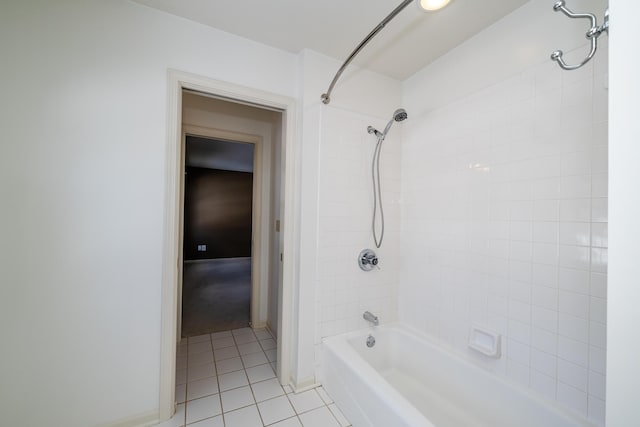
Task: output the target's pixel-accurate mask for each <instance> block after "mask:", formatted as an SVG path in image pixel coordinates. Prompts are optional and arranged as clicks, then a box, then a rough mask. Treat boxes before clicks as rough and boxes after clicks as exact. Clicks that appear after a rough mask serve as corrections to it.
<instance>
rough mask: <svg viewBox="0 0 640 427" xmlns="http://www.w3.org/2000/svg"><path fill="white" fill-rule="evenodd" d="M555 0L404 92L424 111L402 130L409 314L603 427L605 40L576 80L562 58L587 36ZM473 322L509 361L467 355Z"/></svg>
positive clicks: (458, 53) (404, 286)
mask: <svg viewBox="0 0 640 427" xmlns="http://www.w3.org/2000/svg"><path fill="white" fill-rule="evenodd" d="M543 3H544V2H539V1H532V2H529V3H527V4H526V5H525V6H523V7H522V8H521V9H519V10H517V11H515V12H514V13H512V14H511V15H509V16H507V17H505V18H504V19H503V20H501V21H499V22H498V23H496V24H495V25H493V26H492V27H490V28H488V29H487V30H485V31H484V32H482V33H480V34H478V35H477V36H476V37H474V38H472V39H471V40H469V41H468V42H466V43H464V44H463V45H461V46H459V47H458V48H456V49H454V50H453V51H451V52H449V53H448V54H447V55H445V56H444V57H443V58H441V59H439V60H437V61H436V62H434V63H433V64H432V65H430V66H428V67H426V68H425V69H423V70H421V71H420V72H419V73H417V74H416V75H415V76H413V77H412V78H410V79H409V80H407V81H406V82H404V84H403V94H404V100H405V105H406V108H407V110H408V111H409V114H410V117H411V113H412V112H418V113H417V115H418V117H415V114H414V116H413V117H414V120H409V121H408V122H407V124H406V125H405V126H404V132H403V152H402V206H403V213H402V232H401V235H402V239H401V250H402V253H403V256H402V263H401V270H400V271H401V275H400V283H401V285H400V293H399V302H400V307H399V313H400V314H399V316H400V320H402V321H405V322H407V323H409V324H411V325H413V326H415V327H417V328H419V329H420V330H422V331H423V332H425V333H427V334H430V335H431V336H433V337H435V338H436V339H438V340H440V341H441V342H442V343H443V344H444V345H446V346H448V347H449V348H451V349H452V350H453V351H455V352H457V353H460V354H462V355H463V356H464V357H466V358H468V359H469V360H472V361H474V362H475V363H477V364H478V365H480V366H482V367H483V368H485V369H488V370H490V371H492V372H494V373H496V374H497V375H500V376H505V377H507V378H509V379H510V380H512V381H514V382H516V383H519V384H521V385H523V386H525V387H529V388H530V389H532V390H534V391H535V392H537V393H539V394H541V395H542V396H544V397H546V398H548V399H551V400H555V401H557V402H558V403H560V404H562V405H565V406H567V407H569V408H571V409H573V410H575V411H577V412H578V413H580V414H582V415H584V416H588V417H589V418H591V419H592V420H594V421H596V422H598V423H600V424H603V423H604V399H605V375H604V374H605V354H606V320H607V319H606V313H607V311H606V297H607V293H606V291H607V276H606V273H607V247H608V242H607V172H608V167H607V149H608V147H607V120H608V117H607V90H606V88H605V86H606V81H607V72H608V71H607V49H606V36H605V37H603V38H602V41H603V43H602V47H601V50H600V51H599V52H598V54H597V57H596V59H595V60H594V61H592V62H591V63H589V64H588V65H587V66H585V67H584V68H582V69H581V70H579V71H573V72H563V71H561V70H560V69H559V68H558V67H557V65H556V64H554V63H552V62H551V61H549V60H548V53H549V52H550V51H552V50H554V49H555V48H559V47H562V48H564V49H565V50H567V46H574V47H575V46H578V48H577V49H576V50H575V51H574V52H567V55H566V57H567V58H575V57H576V55H580V54H583V53H585V51H587V50H588V48H587V47H586V46H585V45H584V39H583V37H584V29H581V30H579V31H578V32H577V33H575V34H574V35H573V37H567V34H566V31H564V30H556V29H555V28H556V27H555V26H554V25H555V23H556V21H555V20H554V19H555V18H556V17H557V16H558V15H557V14H554V13H553V11H552V10H551V6H552V3H549V2H547V3H549V4H543ZM599 3H600V4H597V5H591V10H593V11H595V12H596V13H598V14H602V13H603V11H604V4H602V3H603V2H599ZM582 7H583V6H582V5H575V7H573V9H576V10H578V8H582ZM562 17H563V18H564V20H563V21H561V24H564V23H566V21H567V18H566V17H564V16H562ZM534 28H537V29H540V28H545V31H544V32H543V33H541V32H536V33H535V34H533V33H532V31H531V30H532V29H534ZM507 35H508V37H507ZM538 36H539V38H538ZM551 41H552V42H553V45H552V46H551V45H550V44H549V42H551ZM553 46H555V47H553ZM514 52H515V54H514ZM500 57H502V58H503V61H499V59H500ZM472 324H478V325H480V326H483V327H486V328H489V329H492V330H495V331H497V332H499V333H500V334H502V336H503V356H502V358H501V359H499V360H492V359H486V358H484V357H483V356H480V355H478V354H474V353H473V351H472V350H469V349H468V348H467V339H468V332H469V328H470V326H471V325H472Z"/></svg>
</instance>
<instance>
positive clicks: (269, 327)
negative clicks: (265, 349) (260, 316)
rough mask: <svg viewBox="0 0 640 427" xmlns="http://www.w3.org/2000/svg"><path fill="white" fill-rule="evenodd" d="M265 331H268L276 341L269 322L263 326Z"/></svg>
mask: <svg viewBox="0 0 640 427" xmlns="http://www.w3.org/2000/svg"><path fill="white" fill-rule="evenodd" d="M265 329H266V330H267V331H269V333H270V334H271V336H272V337H274V338H275V339H276V340H277V339H278V337H277V336H276V334H275V333H274V332H273V329H272V328H271V325H270V324H269V322H267V324H266V325H265Z"/></svg>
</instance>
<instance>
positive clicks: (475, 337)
mask: <svg viewBox="0 0 640 427" xmlns="http://www.w3.org/2000/svg"><path fill="white" fill-rule="evenodd" d="M501 338H502V336H501V335H500V334H498V333H496V332H493V331H490V330H487V329H486V328H483V327H480V326H477V325H472V326H471V330H470V332H469V347H470V348H472V349H474V350H475V351H478V352H480V353H482V354H484V355H485V356H489V357H493V358H496V359H498V358H500V356H501V355H502V353H501V351H500V341H501Z"/></svg>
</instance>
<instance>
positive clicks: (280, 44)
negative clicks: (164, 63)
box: [134, 0, 528, 80]
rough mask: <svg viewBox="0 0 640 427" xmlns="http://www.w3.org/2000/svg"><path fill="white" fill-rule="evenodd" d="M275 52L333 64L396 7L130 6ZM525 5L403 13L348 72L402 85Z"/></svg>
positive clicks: (310, 0) (370, 0)
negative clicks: (363, 71) (308, 53)
mask: <svg viewBox="0 0 640 427" xmlns="http://www.w3.org/2000/svg"><path fill="white" fill-rule="evenodd" d="M134 1H136V2H138V3H141V4H144V5H147V6H150V7H153V8H156V9H159V10H162V11H165V12H168V13H171V14H173V15H177V16H181V17H184V18H187V19H190V20H193V21H196V22H200V23H202V24H205V25H209V26H211V27H215V28H218V29H220V30H223V31H226V32H229V33H233V34H236V35H238V36H241V37H244V38H248V39H251V40H255V41H258V42H260V43H264V44H266V45H269V46H273V47H276V48H278V49H282V50H286V51H289V52H292V53H298V52H300V51H301V50H302V49H304V48H308V49H311V50H314V51H316V52H320V53H323V54H325V55H327V56H330V57H333V58H336V59H338V60H340V61H343V60H345V59H346V57H347V56H348V55H349V54H350V53H351V52H352V51H353V49H355V47H356V46H357V45H358V43H360V41H362V39H364V37H365V36H366V35H367V34H368V33H369V32H370V31H371V30H372V29H373V28H375V27H376V26H377V25H378V23H379V22H380V21H381V20H382V19H383V18H384V17H386V16H387V15H388V14H389V13H390V12H391V11H392V10H393V9H394V8H395V7H396V6H398V5H399V4H400V3H401V2H400V0H346V1H345V0H268V1H267V0H214V1H211V0H134ZM527 1H528V0H483V1H478V0H452V1H451V3H450V4H449V6H447V7H446V8H444V9H442V10H440V11H438V12H432V13H424V12H421V11H420V10H419V8H418V6H417V5H413V4H411V5H409V6H408V7H407V8H406V9H405V10H403V11H402V13H400V14H399V15H398V16H396V17H395V18H394V19H393V20H392V21H391V22H390V23H389V24H388V25H387V26H386V27H385V28H384V29H383V30H382V31H381V32H380V33H379V34H378V35H377V36H376V37H375V38H374V39H373V40H372V41H371V42H370V43H369V44H368V45H367V46H366V47H365V48H364V49H363V50H362V52H361V53H360V54H359V55H358V57H356V59H355V60H354V62H353V63H354V64H357V65H359V66H361V67H365V68H368V69H370V70H373V71H376V72H378V73H381V74H384V75H386V76H389V77H393V78H395V79H398V80H404V79H406V78H407V77H409V76H411V75H413V74H414V73H416V72H417V71H418V70H420V69H421V68H423V67H424V66H426V65H427V64H429V63H430V62H432V61H433V60H435V59H436V58H438V57H439V56H441V55H443V54H444V53H446V52H447V51H449V50H451V49H452V48H454V47H456V46H458V45H459V44H461V43H462V42H464V41H465V40H467V39H468V38H470V37H471V36H473V35H474V34H476V33H478V32H479V31H481V30H482V29H484V28H486V27H487V26H489V25H491V24H492V23H494V22H496V21H498V20H499V19H500V18H502V17H503V16H505V15H507V14H508V13H510V12H512V11H513V10H515V9H517V8H518V7H520V6H522V5H523V4H525V3H526V2H527Z"/></svg>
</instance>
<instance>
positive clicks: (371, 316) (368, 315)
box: [362, 311, 380, 326]
mask: <svg viewBox="0 0 640 427" xmlns="http://www.w3.org/2000/svg"><path fill="white" fill-rule="evenodd" d="M362 318H363V319H364V320H366V321H367V322H371V323H373V326H378V324H379V323H380V322H379V321H378V316H375V315H374V314H373V313H371V312H370V311H365V312H364V314H363V315H362Z"/></svg>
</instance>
